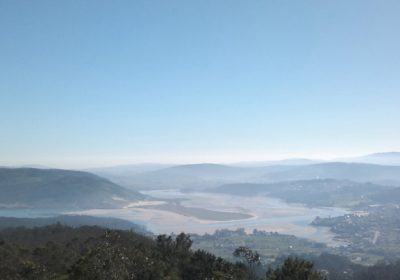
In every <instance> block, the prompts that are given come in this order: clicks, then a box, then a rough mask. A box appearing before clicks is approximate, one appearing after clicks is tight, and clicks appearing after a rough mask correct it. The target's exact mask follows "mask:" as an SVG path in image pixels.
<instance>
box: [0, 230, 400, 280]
mask: <svg viewBox="0 0 400 280" xmlns="http://www.w3.org/2000/svg"><path fill="white" fill-rule="evenodd" d="M191 246H192V240H191V239H190V238H189V236H188V235H185V234H183V233H181V234H179V235H177V236H175V237H171V236H166V235H159V236H157V237H155V238H151V237H146V236H144V235H141V234H138V233H135V232H133V231H128V230H110V229H105V228H101V227H97V226H83V227H79V228H71V227H67V226H63V225H61V224H56V225H51V226H45V227H39V228H33V229H26V228H10V229H4V230H2V231H0V279H4V280H14V279H15V280H18V279H35V280H36V279H46V280H47V279H53V280H68V279H78V280H79V279H89V280H90V279H93V280H94V279H96V280H102V279H104V280H105V279H107V280H110V279H141V280H145V279H149V280H150V279H154V280H157V279H165V280H173V279H176V280H178V279H191V280H192V279H193V280H196V279H198V280H205V279H214V280H217V279H238V280H239V279H240V280H246V279H249V280H257V279H267V280H280V279H282V280H283V279H291V280H322V279H331V280H336V279H346V280H347V279H352V280H361V279H364V280H378V279H387V280H394V279H399V275H400V273H399V272H400V264H399V263H397V264H396V263H395V264H379V265H376V266H373V267H368V268H365V267H364V268H360V267H358V269H357V270H349V271H350V272H351V273H346V274H345V275H343V274H340V273H337V271H336V270H340V269H341V268H342V267H344V266H343V265H342V263H341V261H342V259H340V258H339V259H335V257H333V258H331V257H329V258H326V256H325V257H321V258H320V259H323V258H325V263H327V264H329V263H330V265H331V266H332V260H333V262H335V263H337V265H338V266H339V268H338V269H336V270H335V269H333V270H331V271H330V270H319V269H318V270H317V269H315V268H314V265H313V263H312V262H311V261H309V260H308V261H307V260H302V259H298V258H296V257H289V258H285V259H282V262H281V263H280V264H279V265H276V266H272V267H267V266H265V265H263V264H262V262H261V258H260V255H259V254H258V252H256V251H253V250H251V249H249V248H247V247H238V248H237V249H236V250H234V252H232V253H233V255H234V256H235V257H236V261H235V262H233V261H232V262H229V261H227V260H224V259H222V258H220V257H216V256H215V255H213V254H212V253H209V252H207V251H204V250H193V249H191ZM335 273H336V274H335ZM382 276H384V277H382Z"/></svg>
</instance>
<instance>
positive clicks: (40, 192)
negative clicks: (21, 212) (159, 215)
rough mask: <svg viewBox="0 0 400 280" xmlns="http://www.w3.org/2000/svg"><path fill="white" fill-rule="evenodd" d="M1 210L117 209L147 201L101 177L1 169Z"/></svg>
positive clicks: (33, 169) (46, 171)
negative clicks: (132, 203)
mask: <svg viewBox="0 0 400 280" xmlns="http://www.w3.org/2000/svg"><path fill="white" fill-rule="evenodd" d="M0 193H1V195H0V207H1V208H24V207H28V208H30V207H35V208H58V209H59V208H81V209H82V208H83V209H85V208H115V207H121V206H122V205H125V204H127V203H128V201H135V200H138V199H143V198H145V196H144V195H142V194H140V193H138V192H135V191H132V190H127V189H125V188H123V187H121V186H119V185H117V184H115V183H113V182H111V181H109V180H107V179H104V178H101V177H99V176H97V175H94V174H91V173H87V172H82V171H70V170H59V169H35V168H0Z"/></svg>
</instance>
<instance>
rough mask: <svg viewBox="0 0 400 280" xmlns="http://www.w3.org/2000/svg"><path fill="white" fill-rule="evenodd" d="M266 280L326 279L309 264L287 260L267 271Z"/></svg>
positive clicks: (302, 261) (291, 259) (294, 259)
mask: <svg viewBox="0 0 400 280" xmlns="http://www.w3.org/2000/svg"><path fill="white" fill-rule="evenodd" d="M266 279H267V280H325V279H326V278H325V277H324V276H323V275H322V274H321V273H319V272H318V271H316V270H315V269H314V265H313V264H312V263H311V262H308V261H305V260H301V259H298V258H287V259H286V260H285V262H284V264H283V265H282V266H281V267H279V268H277V269H275V270H272V269H270V270H268V272H267V275H266Z"/></svg>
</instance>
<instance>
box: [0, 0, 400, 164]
mask: <svg viewBox="0 0 400 280" xmlns="http://www.w3.org/2000/svg"><path fill="white" fill-rule="evenodd" d="M399 11H400V1H398V0H394V1H390V0H383V1H378V0H374V1H368V0H359V1H352V0H335V1H321V0H314V1H312V0H304V1H300V0H298V1H297V0H295V1H294V0H286V1H285V0H279V1H278V0H275V1H267V0H263V1H234V0H226V1H223V0H218V1H216V0H209V1H207V0H197V1H191V0H182V1H173V0H168V1H164V0H163V1H152V0H135V1H131V0H129V1H128V0H127V1H109V0H107V1H101V0H93V1H78V0H64V1H62V0H58V1H53V0H51V1H50V0H49V1H40V0H35V1H32V0H26V1H23V0H20V1H15V0H0V131H1V132H0V164H23V163H42V164H50V165H56V166H75V165H76V166H86V165H110V164H116V163H128V162H141V161H145V162H166V161H170V162H183V161H186V162H188V161H194V162H197V161H219V162H224V161H238V160H261V159H276V158H283V157H289V156H296V157H297V156H309V157H335V156H343V155H355V154H363V153H369V152H378V151H379V152H381V151H391V150H400V16H399Z"/></svg>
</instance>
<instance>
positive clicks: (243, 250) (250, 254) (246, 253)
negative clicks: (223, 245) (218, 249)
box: [233, 246, 261, 279]
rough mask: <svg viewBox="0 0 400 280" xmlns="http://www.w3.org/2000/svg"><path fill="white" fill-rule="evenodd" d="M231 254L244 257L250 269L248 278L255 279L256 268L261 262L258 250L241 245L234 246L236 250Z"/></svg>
mask: <svg viewBox="0 0 400 280" xmlns="http://www.w3.org/2000/svg"><path fill="white" fill-rule="evenodd" d="M233 255H234V256H235V257H237V258H241V259H244V260H245V262H246V263H247V265H248V267H249V270H250V279H257V277H256V274H257V273H256V270H257V267H259V266H260V264H261V262H260V260H261V258H260V255H259V254H258V252H257V251H253V250H251V249H249V248H247V247H243V246H241V247H238V248H236V250H235V251H234V252H233Z"/></svg>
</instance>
